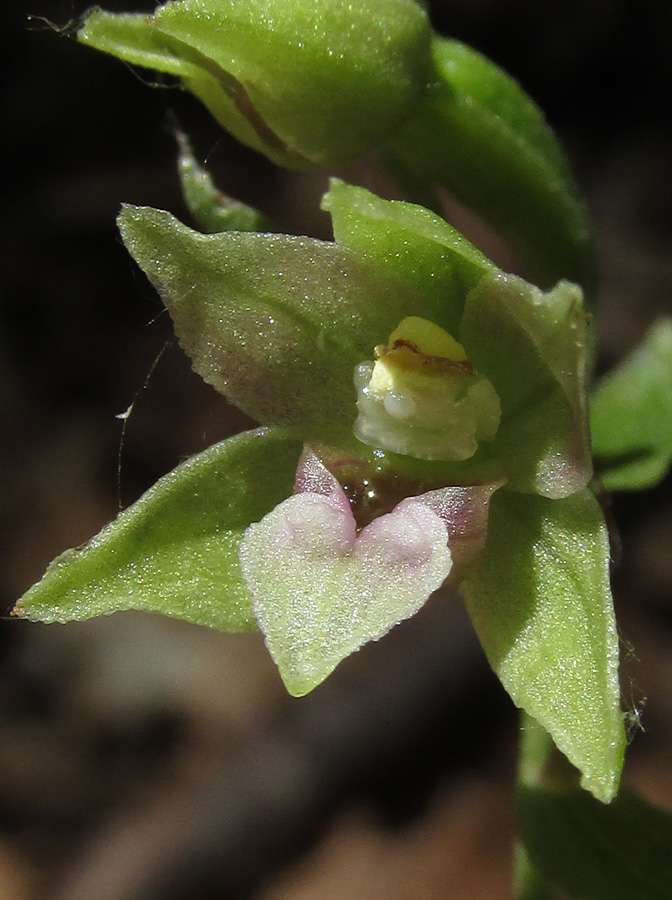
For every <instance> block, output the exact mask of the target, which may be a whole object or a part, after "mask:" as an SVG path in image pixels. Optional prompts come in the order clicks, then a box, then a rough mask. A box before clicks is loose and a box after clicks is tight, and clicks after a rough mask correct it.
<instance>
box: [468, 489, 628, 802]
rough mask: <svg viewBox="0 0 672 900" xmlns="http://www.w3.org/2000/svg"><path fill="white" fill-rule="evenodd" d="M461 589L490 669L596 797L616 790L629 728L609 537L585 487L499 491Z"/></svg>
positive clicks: (603, 797) (606, 799) (610, 795)
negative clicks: (569, 492) (542, 492)
mask: <svg viewBox="0 0 672 900" xmlns="http://www.w3.org/2000/svg"><path fill="white" fill-rule="evenodd" d="M461 591H462V593H463V596H464V598H465V601H466V604H467V608H468V610H469V614H470V616H471V619H472V621H473V623H474V627H475V629H476V632H477V634H478V637H479V640H480V642H481V644H482V646H483V649H484V650H485V653H486V656H487V657H488V661H489V662H490V665H491V666H492V668H493V669H494V671H495V672H496V673H497V675H498V676H499V678H500V680H501V682H502V684H503V685H504V687H505V689H506V690H507V691H508V693H509V694H510V696H511V698H512V699H513V701H514V703H515V704H516V705H517V706H519V707H521V708H522V709H524V710H525V711H526V712H527V713H529V714H530V715H531V716H532V717H533V718H535V719H536V720H537V721H538V722H539V723H540V724H541V725H542V726H543V727H544V728H545V729H546V730H547V731H548V732H549V733H550V734H551V736H552V738H553V740H554V742H555V744H556V746H557V747H558V749H559V750H561V751H562V753H564V754H565V756H567V758H568V759H569V761H570V762H571V763H573V764H574V765H575V766H576V767H577V768H578V769H579V771H580V772H581V776H582V786H583V787H585V788H586V789H587V790H589V791H591V793H592V794H594V796H595V797H597V799H598V800H601V801H603V802H609V801H610V800H611V799H612V798H613V797H614V796H615V794H616V791H617V789H618V783H619V778H620V773H621V768H622V765H623V753H624V746H625V731H624V725H623V716H622V713H621V710H620V704H619V696H620V693H619V684H618V637H617V634H616V623H615V619H614V610H613V604H612V598H611V591H610V587H609V541H608V535H607V529H606V526H605V522H604V516H603V515H602V510H601V509H600V506H599V504H598V502H597V500H596V499H595V498H594V496H593V495H592V493H590V491H588V490H587V489H586V490H584V491H582V492H580V493H577V494H574V495H573V496H571V497H567V498H565V499H562V500H548V499H546V498H544V497H535V496H528V495H524V494H513V493H510V492H507V491H498V492H497V493H496V494H495V496H494V497H493V499H492V501H491V504H490V514H489V519H488V535H487V539H486V544H485V548H484V550H483V552H482V555H481V557H480V559H479V563H478V565H477V566H475V567H474V568H473V569H472V570H471V571H470V572H469V573H468V575H467V577H466V579H465V581H464V582H463V584H462V587H461Z"/></svg>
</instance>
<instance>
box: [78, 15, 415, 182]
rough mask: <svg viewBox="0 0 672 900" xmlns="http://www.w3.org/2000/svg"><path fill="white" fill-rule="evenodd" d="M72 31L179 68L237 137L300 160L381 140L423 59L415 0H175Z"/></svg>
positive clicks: (334, 156) (297, 163) (411, 102)
mask: <svg viewBox="0 0 672 900" xmlns="http://www.w3.org/2000/svg"><path fill="white" fill-rule="evenodd" d="M78 37H79V40H80V41H82V42H83V43H85V44H89V45H91V46H93V47H96V48H98V49H99V50H103V51H105V52H107V53H111V54H113V55H115V56H118V57H119V58H121V59H123V60H125V61H127V62H130V63H133V64H135V65H140V66H145V67H147V68H152V69H156V70H158V71H160V72H165V73H168V74H171V75H176V76H178V77H179V78H180V79H181V80H182V82H183V84H184V85H185V87H187V88H188V89H189V90H191V91H192V92H193V93H195V94H196V95H197V96H198V97H199V99H200V100H201V101H202V102H203V103H205V105H206V106H207V107H208V109H209V110H210V112H211V113H212V115H213V116H214V117H215V118H216V119H217V121H218V122H219V123H220V124H221V125H222V126H223V127H224V128H226V129H227V130H229V131H231V132H232V133H233V134H234V135H235V136H236V137H237V138H238V139H239V140H241V141H242V142H243V143H246V144H248V145H249V146H251V147H254V148H255V149H257V150H259V151H261V152H262V153H264V154H265V155H266V156H268V157H269V158H270V159H271V160H273V161H274V162H276V163H278V164H279V165H283V166H288V167H290V168H297V169H302V168H307V167H309V166H311V165H313V164H317V165H331V164H337V163H341V162H344V161H347V160H351V159H355V158H357V157H359V156H361V155H362V154H364V153H366V152H368V151H370V150H372V149H375V148H377V147H379V146H380V145H381V144H383V143H385V142H386V140H388V139H389V138H390V137H391V134H392V132H393V130H395V129H396V128H397V127H398V126H400V125H401V123H402V122H403V121H404V120H405V119H406V118H407V116H408V115H409V113H410V111H411V110H412V108H413V107H414V106H415V105H416V104H417V102H418V100H419V98H420V96H421V95H422V93H423V92H424V90H425V89H426V85H427V82H428V71H429V65H430V55H429V44H430V29H429V23H428V20H427V14H426V12H425V10H424V9H423V8H422V6H421V4H419V3H418V2H416V0H366V2H364V0H349V2H348V0H181V2H170V3H166V4H165V5H164V6H161V7H159V8H158V9H157V10H156V12H155V13H154V15H153V16H143V15H113V14H110V13H104V12H102V11H101V10H94V12H93V13H92V14H91V15H90V16H89V17H88V19H87V20H86V21H85V23H84V25H83V27H82V29H81V30H80V32H79V35H78Z"/></svg>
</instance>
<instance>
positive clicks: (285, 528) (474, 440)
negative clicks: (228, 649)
mask: <svg viewBox="0 0 672 900" xmlns="http://www.w3.org/2000/svg"><path fill="white" fill-rule="evenodd" d="M323 206H324V208H325V209H327V210H328V211H329V212H330V214H331V217H332V222H333V229H334V241H333V242H325V241H318V240H314V239H311V238H297V237H289V236H286V235H277V234H258V233H237V232H227V233H223V234H217V235H202V234H198V233H196V232H194V231H192V230H190V229H189V228H187V227H186V226H184V225H182V224H181V223H179V222H178V221H177V220H176V219H175V218H174V217H173V216H172V215H171V214H169V213H167V212H162V211H160V210H155V209H148V208H138V207H125V208H124V210H123V212H122V213H121V216H120V219H119V226H120V230H121V234H122V237H123V239H124V242H125V244H126V246H127V248H128V249H129V251H130V253H131V254H132V256H133V257H134V258H135V259H136V260H137V262H138V263H139V265H140V266H141V268H142V269H143V270H144V271H145V273H146V274H147V276H148V277H149V279H150V281H151V282H152V283H153V284H154V286H155V287H156V289H157V290H158V292H159V294H160V295H161V298H162V300H163V302H164V303H165V305H166V307H167V309H168V311H169V313H170V315H171V317H172V319H173V323H174V326H175V330H176V333H177V336H178V339H179V341H180V343H181V345H182V347H183V349H184V350H185V351H186V352H187V354H188V355H189V356H190V357H191V360H192V363H193V366H194V369H195V370H196V371H197V372H198V373H199V374H200V375H201V376H202V377H203V378H204V379H205V380H206V381H207V382H208V383H210V384H211V385H213V386H214V387H215V388H217V390H219V391H220V392H221V393H223V394H224V395H225V396H226V397H227V398H228V399H229V400H230V401H232V402H233V403H235V404H237V405H238V406H239V407H240V408H241V409H242V410H243V411H244V412H246V413H247V414H248V415H249V416H251V417H253V418H254V419H256V420H257V421H258V422H260V423H261V426H262V427H260V428H259V429H257V430H254V431H251V432H247V433H244V434H241V435H238V436H236V437H233V438H230V439H229V440H226V441H224V442H222V443H221V444H218V445H216V446H214V447H211V448H210V449H208V450H206V451H204V452H203V453H201V454H199V455H198V456H195V457H193V458H191V459H189V460H187V461H186V462H185V463H183V464H182V465H181V466H179V467H178V468H177V469H176V470H175V471H173V472H171V473H170V474H169V475H167V476H165V477H164V478H163V479H162V480H161V481H159V482H158V483H157V484H156V485H155V486H154V487H153V488H152V489H151V490H150V491H149V492H148V493H147V494H145V495H144V497H142V498H140V500H138V501H137V503H136V504H134V505H133V506H132V507H130V508H129V509H128V510H126V511H124V512H122V513H121V514H120V516H119V517H118V519H117V520H116V521H115V522H113V523H112V524H111V525H109V526H108V527H107V528H106V529H104V530H103V531H102V532H101V533H100V534H99V535H98V536H97V537H95V538H94V539H93V540H92V541H91V542H90V543H89V544H88V545H87V546H86V547H84V548H80V549H78V550H71V551H67V552H66V553H65V554H63V555H62V556H61V557H59V558H58V559H57V560H56V561H55V562H54V563H53V564H52V565H51V566H50V568H49V570H48V571H47V573H46V574H45V576H44V578H43V579H42V581H41V582H39V583H38V584H37V585H35V586H34V587H33V588H32V589H31V590H30V591H28V593H27V594H26V595H25V597H24V598H23V599H22V600H21V601H20V602H19V604H18V605H17V608H16V613H17V614H18V615H21V616H25V617H27V618H31V619H37V620H40V621H44V622H48V621H65V620H69V619H85V618H88V617H90V616H95V615H101V614H106V613H110V612H114V611H116V610H121V609H131V608H133V609H143V610H147V611H154V612H161V613H164V614H166V615H170V616H176V617H178V618H183V619H187V620H189V621H192V622H197V623H199V624H204V625H209V626H212V627H215V628H219V629H221V630H225V631H240V630H246V629H250V628H257V627H258V628H260V629H261V630H262V631H263V633H264V635H265V638H266V642H267V645H268V647H269V650H270V652H271V654H272V656H273V657H274V659H275V660H276V662H277V664H278V667H279V670H280V674H281V676H282V677H283V679H284V680H285V683H286V684H287V687H288V689H289V690H290V691H291V692H292V693H294V694H296V695H301V694H304V693H306V692H307V691H309V690H312V689H313V688H314V687H315V686H316V685H317V684H319V683H320V682H321V681H322V680H323V679H324V678H325V677H327V676H328V675H329V673H330V672H331V671H332V670H333V669H334V668H335V667H336V666H337V665H338V664H339V662H340V661H341V660H342V659H343V658H344V657H346V656H347V655H348V654H350V653H352V652H353V651H355V650H356V649H357V648H358V647H360V646H361V645H362V644H364V643H366V642H367V641H370V640H377V639H379V638H381V637H382V636H383V635H384V634H385V633H386V632H387V631H388V630H389V629H390V628H392V627H393V626H394V625H395V624H396V623H398V622H400V621H401V620H403V619H405V618H407V617H408V616H411V615H413V614H414V613H415V612H417V610H418V609H420V608H421V607H422V605H423V604H424V603H425V601H426V600H427V598H428V597H429V596H430V594H432V592H434V591H435V590H436V589H438V588H439V587H441V585H442V584H444V583H449V584H451V585H453V586H454V587H456V588H457V589H458V590H459V592H460V593H461V595H462V597H463V598H464V600H465V602H466V604H467V608H468V610H469V613H470V616H471V618H472V621H473V624H474V627H475V629H476V632H477V634H478V637H479V639H480V641H481V644H482V646H483V649H484V651H485V653H486V655H487V658H488V660H489V662H490V664H491V666H492V668H493V669H494V671H495V672H496V673H497V675H498V676H499V678H500V679H501V681H502V684H503V685H504V687H505V688H506V690H507V691H508V692H509V694H510V695H511V697H512V699H513V701H514V702H515V703H516V704H517V705H518V706H520V707H522V708H523V709H525V710H526V711H527V712H528V713H529V714H530V715H531V716H532V717H534V718H535V719H536V720H537V721H538V722H539V723H541V725H543V727H544V728H545V729H546V730H547V731H548V732H550V734H551V735H552V737H553V739H554V741H555V743H556V745H557V746H558V748H559V749H560V750H561V751H562V752H563V753H564V754H565V755H566V756H567V757H568V759H569V760H570V761H571V762H572V763H573V764H574V765H575V766H576V767H577V768H578V769H579V770H580V771H581V774H582V779H583V784H584V786H585V787H587V788H588V789H589V790H591V791H592V792H593V794H594V795H595V796H596V797H598V798H599V799H601V800H603V801H608V800H609V799H611V798H612V797H613V796H614V794H615V792H616V789H617V786H618V780H619V775H620V769H621V765H622V758H623V745H624V729H623V719H622V714H621V711H620V707H619V688H618V679H617V663H618V645H617V636H616V629H615V623H614V615H613V607H612V600H611V593H610V588H609V577H608V563H609V547H608V538H607V531H606V527H605V522H604V517H603V514H602V511H601V508H600V505H599V503H598V501H597V500H596V498H595V497H594V495H593V493H592V492H591V490H590V487H589V483H590V480H591V475H592V467H591V458H590V438H589V430H588V414H587V400H586V356H587V345H588V338H587V319H586V314H585V312H584V309H583V302H582V296H581V291H580V289H579V288H578V287H576V286H575V285H572V284H570V283H568V282H560V283H558V284H557V285H556V286H555V287H554V288H553V289H552V290H550V291H549V292H547V293H544V292H542V291H541V290H539V289H538V288H536V287H534V286H532V285H530V284H528V283H527V282H525V281H523V280H522V279H521V278H519V277H516V276H512V275H507V274H505V273H503V272H501V271H500V270H499V269H498V268H497V267H496V266H495V265H494V264H493V263H492V262H491V261H490V260H488V259H487V258H486V257H485V256H484V255H483V254H482V253H480V252H479V251H478V250H476V248H475V247H473V246H472V245H471V244H469V243H468V242H467V241H466V240H465V239H464V238H463V237H462V236H461V235H460V234H459V233H458V232H456V231H455V230H454V229H453V228H452V227H451V226H450V225H448V224H447V223H446V222H445V221H443V220H442V219H441V218H439V217H438V216H437V215H435V214H434V213H432V212H430V211H428V210H427V209H424V208H422V207H419V206H415V205H413V204H409V203H405V202H400V201H385V200H382V199H380V198H378V197H376V196H375V195H373V194H371V193H369V192H368V191H366V190H364V189H362V188H357V187H352V186H350V185H348V184H345V183H344V182H341V181H337V180H334V181H332V183H331V186H330V189H329V192H328V193H327V194H326V196H325V198H324V203H323Z"/></svg>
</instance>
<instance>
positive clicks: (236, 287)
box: [119, 206, 434, 440]
mask: <svg viewBox="0 0 672 900" xmlns="http://www.w3.org/2000/svg"><path fill="white" fill-rule="evenodd" d="M119 227H120V230H121V233H122V237H123V239H124V243H125V244H126V246H127V248H128V250H129V252H130V253H131V255H132V256H133V257H134V259H135V260H136V261H137V262H138V264H139V265H140V266H141V268H142V269H143V270H144V271H145V272H146V274H147V275H148V277H149V279H150V280H151V281H152V283H153V284H154V286H155V287H156V289H157V290H158V292H159V293H160V295H161V298H162V300H163V301H164V303H165V304H166V306H167V308H168V310H169V312H170V314H171V317H172V319H173V323H174V325H175V331H176V333H177V336H178V338H179V341H180V344H181V345H182V347H183V349H184V350H185V351H186V352H187V353H188V355H189V356H190V357H191V360H192V363H193V366H194V369H195V370H196V371H197V372H198V373H199V374H200V375H201V376H202V377H203V378H204V379H205V380H206V381H207V382H208V383H209V384H212V385H213V386H214V387H215V388H216V389H217V390H218V391H220V392H221V393H223V394H224V395H225V396H226V397H228V398H229V399H230V400H231V401H232V402H233V403H235V404H236V405H237V406H239V407H240V408H241V409H242V410H244V411H245V412H246V413H247V414H248V415H250V416H252V417H253V418H255V419H257V420H258V421H259V422H262V423H264V424H287V425H295V426H299V427H300V428H301V429H302V431H303V434H304V435H305V436H306V437H310V436H313V435H317V436H318V437H319V438H321V439H322V440H326V439H327V436H328V435H329V434H330V433H334V434H336V433H338V432H339V431H340V433H341V434H343V433H345V432H347V433H349V432H350V429H351V426H352V422H353V421H354V419H355V415H356V407H355V397H356V395H355V389H354V385H353V372H354V368H355V366H356V365H357V364H358V363H360V362H361V361H362V360H364V359H367V358H369V357H370V355H371V351H372V348H373V347H374V346H375V345H376V344H379V343H381V342H383V341H385V340H386V339H387V337H388V336H389V333H390V328H391V327H394V325H396V324H397V323H398V322H400V321H401V320H402V319H403V318H405V317H406V316H407V315H410V314H411V313H414V314H417V315H420V316H425V317H426V318H432V313H433V312H434V309H433V306H432V304H431V298H429V299H428V298H425V297H424V296H422V294H421V293H420V292H419V291H414V290H413V288H412V286H409V285H408V284H406V283H403V282H400V281H398V280H395V278H394V274H393V273H391V274H390V275H389V276H388V275H387V274H386V272H385V269H384V267H382V266H380V265H379V264H377V263H375V262H374V261H369V260H362V259H360V258H359V257H358V256H356V255H355V254H353V253H351V252H349V251H348V250H343V249H341V248H339V247H338V246H337V245H335V244H332V243H325V242H323V241H317V240H313V239H311V238H297V237H287V236H285V235H272V234H241V233H237V232H228V233H225V234H218V235H207V236H206V235H202V234H198V233H197V232H195V231H192V230H191V229H189V228H187V227H186V226H184V225H182V224H180V223H179V222H178V221H177V220H176V219H175V218H174V217H173V216H171V215H170V213H167V212H162V211H160V210H154V209H148V208H138V207H128V206H127V207H125V208H124V210H123V212H122V213H121V216H120V217H119Z"/></svg>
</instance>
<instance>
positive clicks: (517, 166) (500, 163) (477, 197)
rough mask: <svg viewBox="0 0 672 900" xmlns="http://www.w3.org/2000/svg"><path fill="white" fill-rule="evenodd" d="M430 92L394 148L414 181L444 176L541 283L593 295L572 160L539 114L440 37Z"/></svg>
mask: <svg viewBox="0 0 672 900" xmlns="http://www.w3.org/2000/svg"><path fill="white" fill-rule="evenodd" d="M432 58H433V65H434V73H433V78H432V81H431V83H430V89H429V91H428V92H427V94H426V96H425V99H424V100H423V102H422V103H421V104H420V105H419V106H418V108H417V110H416V112H415V113H414V115H413V116H412V117H411V119H410V120H409V122H408V123H407V125H406V127H405V128H403V129H402V130H401V131H400V133H399V134H398V135H397V137H396V139H395V140H394V142H393V144H392V145H391V146H390V148H388V151H389V152H390V154H391V156H392V157H393V160H394V161H395V162H396V163H397V164H398V165H401V167H402V169H403V168H405V169H406V170H408V172H409V173H410V177H411V180H415V181H420V182H424V183H428V182H429V183H432V182H433V183H438V184H440V185H442V186H443V187H445V188H447V189H448V190H449V191H450V192H451V193H452V194H454V195H455V196H456V197H457V198H458V199H459V200H461V201H462V202H463V203H465V204H466V205H467V206H469V207H471V208H472V209H473V210H474V211H475V212H477V213H478V214H479V215H481V216H482V217H483V218H484V219H485V220H486V221H488V222H489V223H490V224H492V225H493V226H494V227H495V228H496V229H497V230H498V231H499V232H501V234H502V235H503V236H504V237H506V238H507V239H508V240H509V241H510V243H511V245H512V246H513V247H514V248H515V249H516V251H517V252H518V253H519V255H520V258H521V261H522V262H523V264H524V266H525V272H526V275H527V276H528V277H529V278H530V279H531V280H532V281H534V282H535V283H537V284H539V285H540V286H541V287H543V288H549V287H552V286H553V285H554V284H555V282H556V281H558V280H560V279H562V278H566V279H569V280H571V281H575V282H577V283H579V284H581V285H582V286H583V287H584V289H585V290H586V291H588V292H590V291H591V290H592V288H593V282H594V271H593V268H594V260H593V250H592V238H591V234H590V228H589V222H588V216H587V212H586V209H585V206H584V204H583V203H582V202H581V201H580V199H579V198H578V194H577V189H576V185H575V183H574V180H573V178H572V175H571V172H570V170H569V166H568V164H567V161H566V159H565V157H564V155H563V153H562V151H561V149H560V147H559V145H558V143H557V141H556V139H555V137H554V136H553V134H552V132H551V131H550V129H549V127H548V125H547V123H546V121H545V119H544V117H543V115H542V113H541V111H540V110H539V108H538V107H537V106H536V104H535V103H534V102H533V101H532V100H531V99H530V97H528V95H527V94H526V93H525V92H524V91H523V90H522V88H521V87H520V86H519V85H518V84H517V83H516V82H515V81H514V80H513V79H512V78H511V77H510V76H508V75H507V74H506V73H505V72H503V71H502V70H501V69H500V68H498V67H497V66H496V65H495V64H494V63H492V62H491V61H490V60H488V59H486V58H485V57H483V56H481V55H480V54H479V53H477V52H476V51H474V50H472V49H471V48H469V47H467V46H465V45H464V44H461V43H459V42H458V41H454V40H446V39H444V38H440V37H436V36H435V37H434V38H433V41H432Z"/></svg>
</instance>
